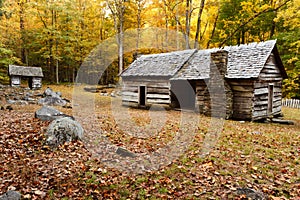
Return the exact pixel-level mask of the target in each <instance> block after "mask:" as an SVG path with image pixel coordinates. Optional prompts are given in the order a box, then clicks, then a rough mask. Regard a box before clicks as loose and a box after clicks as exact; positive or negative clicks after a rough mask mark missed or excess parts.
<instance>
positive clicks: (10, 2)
mask: <svg viewBox="0 0 300 200" xmlns="http://www.w3.org/2000/svg"><path fill="white" fill-rule="evenodd" d="M299 9H300V0H272V1H270V0H211V1H207V0H151V1H150V0H95V1H90V0H48V1H42V0H0V30H1V31H0V81H5V80H6V78H5V74H6V70H7V66H8V64H10V63H15V64H20V65H28V66H41V67H43V70H44V73H45V74H46V77H45V78H46V79H45V80H46V81H48V82H53V83H60V82H74V80H75V77H76V74H77V71H78V69H79V67H80V66H81V64H82V63H83V62H84V60H85V58H86V57H87V56H88V55H89V53H90V52H91V51H92V50H93V49H94V48H95V47H96V46H97V45H98V44H99V43H101V42H102V41H105V40H106V39H108V38H111V37H115V36H117V37H116V41H117V44H118V50H117V51H118V52H116V53H118V55H119V56H118V60H116V61H115V62H113V63H112V64H111V65H110V67H109V68H107V69H106V71H105V73H104V74H103V76H102V79H101V80H100V83H101V84H108V83H114V82H115V81H116V80H117V79H118V74H119V72H121V71H122V70H123V69H125V68H126V67H127V66H128V65H129V64H130V62H132V59H134V55H135V54H136V53H137V52H139V53H140V54H143V53H153V52H162V51H168V50H171V49H168V44H167V41H169V37H170V31H177V32H179V33H181V34H183V35H184V36H185V37H184V38H185V45H184V48H186V49H188V48H199V49H203V48H212V47H222V46H225V45H236V44H244V43H249V42H255V41H257V42H258V41H264V40H268V39H274V38H276V39H277V40H278V46H279V51H280V54H281V57H282V59H283V62H284V65H285V67H286V70H287V72H288V75H289V79H288V80H285V82H284V95H285V96H287V97H288V98H300V95H299V92H300V75H299V74H300V73H299V72H300V61H299V58H300V55H299V49H300V42H299V38H300V16H299V15H300V14H299V12H298V11H299ZM145 27H159V28H163V29H164V30H165V32H164V34H163V37H162V38H161V40H162V42H161V45H160V46H158V47H157V50H151V51H148V50H146V49H141V48H142V46H141V44H140V42H141V41H140V40H141V34H142V32H141V31H142V29H143V28H145ZM128 29H136V30H137V35H136V40H135V41H134V43H135V46H136V50H135V51H133V52H131V53H128V52H124V45H123V41H124V40H126V38H124V32H126V30H128Z"/></svg>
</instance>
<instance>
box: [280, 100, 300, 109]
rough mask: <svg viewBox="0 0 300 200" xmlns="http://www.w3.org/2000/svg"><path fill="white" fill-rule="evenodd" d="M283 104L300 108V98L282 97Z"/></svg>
mask: <svg viewBox="0 0 300 200" xmlns="http://www.w3.org/2000/svg"><path fill="white" fill-rule="evenodd" d="M282 106H285V107H289V108H298V109H300V99H282Z"/></svg>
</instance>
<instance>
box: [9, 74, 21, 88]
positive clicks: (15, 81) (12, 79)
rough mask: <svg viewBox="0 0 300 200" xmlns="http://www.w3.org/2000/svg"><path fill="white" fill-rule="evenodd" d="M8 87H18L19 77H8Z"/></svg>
mask: <svg viewBox="0 0 300 200" xmlns="http://www.w3.org/2000/svg"><path fill="white" fill-rule="evenodd" d="M10 85H11V86H13V87H19V86H20V85H21V76H10Z"/></svg>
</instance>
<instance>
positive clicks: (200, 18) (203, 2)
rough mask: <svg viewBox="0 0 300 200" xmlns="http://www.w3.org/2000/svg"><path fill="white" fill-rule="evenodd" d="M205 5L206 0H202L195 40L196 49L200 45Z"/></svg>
mask: <svg viewBox="0 0 300 200" xmlns="http://www.w3.org/2000/svg"><path fill="white" fill-rule="evenodd" d="M204 5H205V0H201V1H200V6H199V12H198V17H197V28H196V34H195V41H194V48H195V49H196V48H198V47H199V35H200V31H201V20H202V13H203V10H204Z"/></svg>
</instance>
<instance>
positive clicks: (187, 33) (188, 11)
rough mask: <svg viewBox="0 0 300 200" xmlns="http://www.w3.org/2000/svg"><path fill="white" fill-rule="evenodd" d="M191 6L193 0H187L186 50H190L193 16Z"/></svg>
mask: <svg viewBox="0 0 300 200" xmlns="http://www.w3.org/2000/svg"><path fill="white" fill-rule="evenodd" d="M191 4H192V0H186V9H185V48H186V49H190V48H191V47H190V30H191V27H190V16H191Z"/></svg>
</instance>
